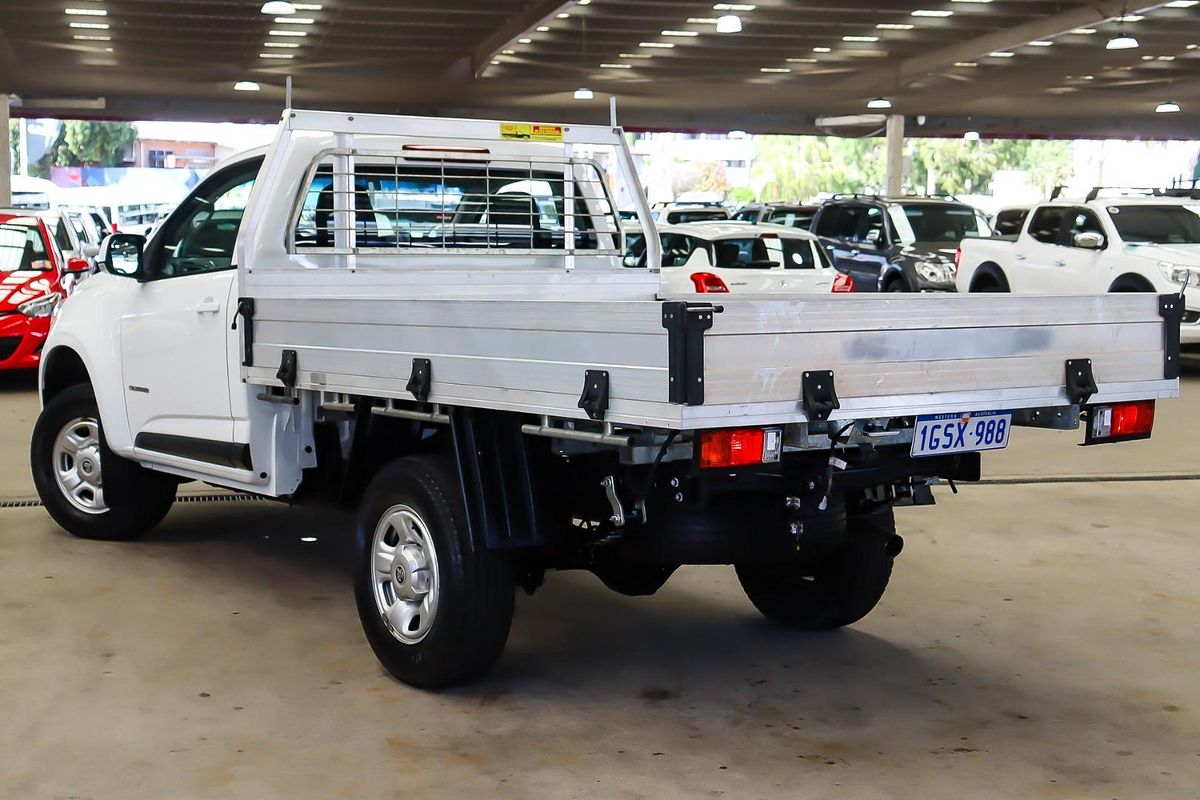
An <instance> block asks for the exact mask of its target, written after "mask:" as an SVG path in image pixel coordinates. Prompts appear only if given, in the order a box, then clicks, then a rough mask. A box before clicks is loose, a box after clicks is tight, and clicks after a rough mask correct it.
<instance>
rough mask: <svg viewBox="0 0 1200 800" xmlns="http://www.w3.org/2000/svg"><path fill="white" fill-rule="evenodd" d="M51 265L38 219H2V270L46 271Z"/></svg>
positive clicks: (0, 267) (0, 245)
mask: <svg viewBox="0 0 1200 800" xmlns="http://www.w3.org/2000/svg"><path fill="white" fill-rule="evenodd" d="M50 267H51V263H50V255H49V253H48V252H47V251H46V242H45V241H44V240H43V239H42V231H41V228H39V227H38V224H37V220H35V219H30V218H27V217H11V218H9V219H6V220H3V221H0V272H16V271H18V270H39V271H46V270H49V269H50Z"/></svg>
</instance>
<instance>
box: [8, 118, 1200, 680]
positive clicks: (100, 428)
mask: <svg viewBox="0 0 1200 800" xmlns="http://www.w3.org/2000/svg"><path fill="white" fill-rule="evenodd" d="M618 183H623V184H624V189H625V192H624V196H628V197H633V198H644V193H643V191H642V189H641V187H640V186H639V185H638V184H637V179H636V171H635V168H634V164H633V160H632V158H631V156H630V154H629V151H628V150H627V149H626V144H625V137H624V134H623V132H622V131H621V130H620V129H619V128H609V127H593V126H582V125H565V126H559V125H531V124H523V123H509V122H489V121H485V120H446V119H427V118H419V117H389V116H371V115H359V114H338V113H332V112H305V111H288V112H285V114H284V118H283V121H282V123H281V125H280V127H279V131H278V134H277V138H276V140H275V142H274V144H273V145H271V146H270V147H269V148H266V149H264V150H260V151H255V152H251V153H247V154H244V155H241V156H239V157H237V158H235V159H233V160H232V161H230V162H228V163H226V164H225V165H223V166H221V167H218V168H217V169H215V170H214V171H213V172H212V173H211V174H210V175H209V176H208V177H207V178H205V179H204V180H203V181H202V182H201V183H200V184H198V185H197V186H196V187H195V189H194V190H193V191H192V193H191V195H190V196H189V197H188V198H187V199H186V200H184V202H183V203H181V204H180V206H179V207H178V208H177V209H176V210H175V211H174V212H173V213H172V214H171V216H170V217H169V218H168V219H167V220H166V221H165V222H164V223H163V225H161V226H160V227H159V228H158V229H157V231H156V232H155V234H154V236H153V238H151V239H150V240H149V241H148V242H147V241H144V240H143V239H142V237H139V236H135V235H130V234H114V235H113V236H110V237H109V238H108V239H106V240H105V243H104V246H103V249H102V253H101V258H100V260H101V261H102V263H103V271H102V272H101V273H100V274H99V275H97V276H95V277H94V278H91V279H89V280H88V281H86V282H84V283H83V284H82V285H81V286H80V288H79V291H78V292H76V293H75V295H74V296H72V297H71V298H69V299H68V300H67V301H66V302H65V303H64V304H63V305H62V306H61V307H60V308H61V311H60V313H59V314H58V316H57V319H56V322H55V324H54V327H53V330H52V332H51V334H50V336H49V337H48V340H47V344H46V346H45V352H44V356H43V358H42V365H41V373H40V379H39V380H40V390H41V396H42V402H43V409H42V412H41V414H40V416H39V418H38V421H37V424H36V426H35V430H34V435H33V441H32V445H31V460H32V470H33V476H34V481H35V484H36V486H37V490H38V493H39V495H40V496H41V498H42V500H43V502H44V504H45V506H46V509H47V510H48V512H49V513H50V515H51V516H52V517H53V518H54V519H55V520H56V521H57V522H58V523H59V524H60V525H61V526H62V527H64V528H65V529H67V530H68V531H70V532H71V533H73V534H75V535H77V536H81V537H85V538H95V539H109V540H113V539H127V538H132V537H135V536H137V535H139V534H141V533H142V532H144V531H146V530H147V529H149V528H151V527H152V526H154V525H155V524H157V523H158V522H159V521H160V520H161V519H162V518H163V516H164V515H165V514H166V513H167V511H168V509H169V508H170V506H171V503H172V501H173V499H174V497H175V491H176V487H177V485H178V484H179V483H180V482H181V481H187V480H199V481H204V482H206V483H209V484H213V485H217V486H224V487H229V488H232V489H236V490H240V491H244V492H253V493H255V494H258V495H262V496H266V497H274V498H280V499H283V500H286V501H288V502H294V503H305V502H311V503H315V502H326V503H334V504H337V505H339V506H341V507H352V508H357V509H358V522H357V525H356V529H355V531H354V532H353V536H354V540H355V546H356V548H357V553H358V556H357V560H356V565H355V567H354V570H353V582H354V590H355V595H356V599H357V604H358V609H359V614H360V617H361V620H362V625H363V630H364V632H365V634H366V638H367V640H368V642H369V643H370V645H371V647H372V648H373V650H374V651H375V653H376V655H377V656H378V658H379V659H380V661H381V662H382V663H383V664H384V666H385V667H386V668H387V669H388V670H389V671H390V672H391V673H392V674H393V675H395V676H396V677H397V678H399V679H400V680H402V681H405V682H407V683H409V684H412V685H414V686H421V687H439V686H447V685H450V684H455V683H460V682H463V681H466V680H469V679H471V678H473V677H476V676H478V675H480V674H482V673H483V672H485V671H486V670H487V669H488V668H489V667H490V666H491V664H492V663H493V662H494V661H495V660H496V658H498V657H499V655H500V653H501V650H502V648H503V646H504V643H505V640H506V638H507V635H508V629H509V623H510V620H511V616H512V612H513V595H514V587H516V586H520V587H522V588H524V589H525V590H527V591H530V592H532V591H533V590H534V589H536V588H537V587H538V585H539V584H540V583H541V581H542V578H543V575H544V574H545V572H546V571H548V570H554V569H587V570H591V571H593V572H595V573H596V574H597V575H598V576H599V577H600V578H601V579H602V580H603V581H604V582H605V583H606V584H607V585H608V586H610V587H612V588H613V589H615V590H617V591H620V592H624V593H628V594H651V593H653V592H655V591H656V590H657V589H658V588H659V587H661V586H662V585H663V583H664V582H665V581H666V580H667V579H668V577H669V576H670V575H671V573H672V572H673V571H674V570H675V569H676V568H677V567H679V566H680V565H682V564H733V565H735V566H736V569H737V575H738V578H739V580H740V581H741V584H742V586H743V587H744V588H745V590H746V593H747V595H748V596H749V598H750V600H751V601H752V602H753V603H754V605H755V606H757V607H758V608H759V610H761V611H762V612H763V613H764V614H765V615H766V616H767V617H769V618H770V619H772V620H774V621H777V622H779V623H781V624H784V625H789V626H792V627H796V628H802V629H810V630H811V629H828V628H836V627H839V626H843V625H848V624H851V623H853V622H855V621H856V620H858V619H860V618H861V617H862V616H864V615H865V614H867V613H868V612H869V611H870V610H871V609H872V608H873V607H874V606H875V605H876V603H877V602H878V601H879V600H880V598H881V596H882V595H883V592H884V589H885V587H886V586H887V583H888V578H889V576H890V574H891V570H892V565H893V560H894V559H895V558H896V556H897V555H898V554H899V552H900V549H901V546H902V540H901V539H900V537H899V536H898V535H897V534H896V531H895V525H894V521H893V516H892V507H893V506H895V505H906V504H918V505H920V504H929V503H932V502H933V495H932V491H931V486H932V485H933V484H934V483H935V482H936V481H937V480H938V479H939V478H940V479H943V480H949V481H969V480H975V479H978V477H979V472H980V452H982V451H985V450H991V449H996V448H1000V447H1004V446H1005V445H1006V444H1007V443H1008V439H1009V432H1010V431H1011V429H1012V428H1013V426H1018V425H1031V426H1039V427H1052V428H1061V429H1077V428H1079V427H1080V424H1081V419H1083V420H1086V423H1084V426H1085V434H1084V439H1085V442H1086V443H1089V444H1091V443H1100V442H1113V441H1122V440H1126V439H1135V438H1144V437H1146V436H1149V435H1150V432H1151V428H1152V424H1153V413H1154V403H1155V401H1156V400H1157V399H1159V398H1165V397H1173V396H1176V395H1177V393H1178V384H1179V382H1178V379H1177V377H1178V344H1177V342H1178V314H1177V310H1178V304H1177V297H1176V296H1174V295H1165V296H1163V297H1158V296H1154V295H1140V294H1130V295H1124V296H1098V297H1094V296H1080V297H1075V298H1061V297H1050V298H1020V299H1017V298H1006V297H1002V296H994V295H993V296H959V295H927V296H918V295H914V296H856V295H838V294H832V293H830V294H821V295H809V296H795V297H783V296H771V295H765V294H750V293H746V294H737V293H732V294H728V295H719V296H716V297H714V296H713V295H710V294H696V293H675V292H672V291H670V290H668V289H665V288H663V287H662V285H661V283H660V272H659V270H660V265H661V245H660V241H659V237H658V235H657V232H656V230H655V225H654V222H653V219H652V217H651V211H650V209H649V207H648V206H647V205H646V203H645V201H644V200H639V202H638V209H637V210H638V219H639V222H640V225H641V229H642V236H643V237H644V239H645V241H646V243H647V258H646V266H645V267H644V268H641V269H630V268H628V267H625V266H623V264H622V257H623V255H624V247H623V242H622V234H621V228H620V224H619V220H618V216H617V213H616V207H615V206H614V204H613V202H612V199H611V196H610V194H609V187H610V186H612V185H614V184H618ZM618 188H619V187H618ZM1173 298H1174V299H1173ZM714 299H715V300H719V302H712V301H713V300H714ZM348 533H349V532H348Z"/></svg>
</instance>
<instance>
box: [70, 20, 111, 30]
mask: <svg viewBox="0 0 1200 800" xmlns="http://www.w3.org/2000/svg"><path fill="white" fill-rule="evenodd" d="M71 27H72V28H84V29H86V30H93V31H106V30H108V23H107V22H72V23H71Z"/></svg>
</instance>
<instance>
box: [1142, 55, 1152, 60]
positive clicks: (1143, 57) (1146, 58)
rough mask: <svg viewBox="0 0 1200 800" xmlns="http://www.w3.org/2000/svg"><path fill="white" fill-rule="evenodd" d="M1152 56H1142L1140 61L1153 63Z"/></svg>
mask: <svg viewBox="0 0 1200 800" xmlns="http://www.w3.org/2000/svg"><path fill="white" fill-rule="evenodd" d="M1153 60H1154V56H1142V61H1153Z"/></svg>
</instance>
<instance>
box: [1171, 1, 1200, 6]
mask: <svg viewBox="0 0 1200 800" xmlns="http://www.w3.org/2000/svg"><path fill="white" fill-rule="evenodd" d="M1197 3H1200V0H1171V2H1169V3H1167V8H1191V7H1192V6H1194V5H1196V4H1197Z"/></svg>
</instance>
